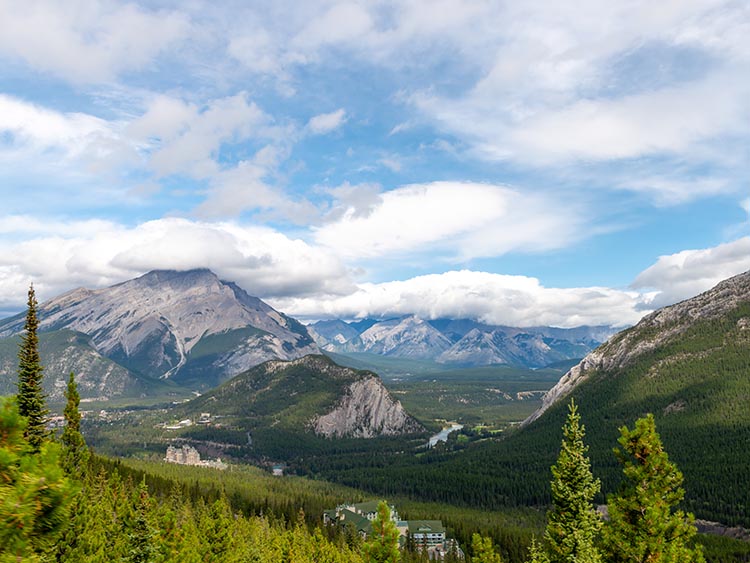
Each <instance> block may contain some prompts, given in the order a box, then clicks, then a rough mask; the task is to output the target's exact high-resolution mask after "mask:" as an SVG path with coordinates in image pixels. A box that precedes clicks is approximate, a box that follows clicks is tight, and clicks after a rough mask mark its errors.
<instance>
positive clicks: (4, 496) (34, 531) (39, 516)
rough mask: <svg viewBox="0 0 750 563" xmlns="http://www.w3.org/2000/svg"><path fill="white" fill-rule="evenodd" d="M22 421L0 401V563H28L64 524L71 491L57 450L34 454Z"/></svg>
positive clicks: (48, 448)
mask: <svg viewBox="0 0 750 563" xmlns="http://www.w3.org/2000/svg"><path fill="white" fill-rule="evenodd" d="M24 424H25V419H23V418H22V417H20V416H19V414H18V408H17V406H16V404H15V402H14V401H13V400H12V399H5V400H2V401H0V561H6V560H7V561H27V560H28V561H31V560H34V557H35V555H38V554H41V553H44V552H46V551H47V550H48V549H49V548H50V547H51V546H52V544H53V543H54V541H55V539H56V538H57V536H58V535H59V533H60V532H61V531H62V529H63V528H64V526H65V524H66V522H67V508H68V503H69V501H70V498H71V496H72V494H73V493H74V488H73V486H72V485H71V483H70V482H69V481H68V480H67V479H66V478H65V477H64V476H63V474H62V470H61V469H60V467H59V465H58V459H57V455H58V449H59V446H58V445H57V444H54V443H51V442H48V443H45V444H42V445H41V448H40V450H39V451H38V452H33V451H32V449H31V446H30V445H29V444H28V442H27V441H26V440H25V439H24V437H23V434H24Z"/></svg>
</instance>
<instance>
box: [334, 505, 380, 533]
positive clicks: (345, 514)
mask: <svg viewBox="0 0 750 563" xmlns="http://www.w3.org/2000/svg"><path fill="white" fill-rule="evenodd" d="M338 522H339V523H340V524H344V525H345V526H346V525H349V526H354V527H355V528H356V529H357V531H358V532H364V533H366V534H371V533H372V524H371V523H370V521H369V520H368V519H367V518H365V517H364V516H360V515H359V514H357V513H355V512H352V511H351V510H342V511H340V512H339V517H338Z"/></svg>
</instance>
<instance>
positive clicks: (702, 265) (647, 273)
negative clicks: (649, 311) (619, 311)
mask: <svg viewBox="0 0 750 563" xmlns="http://www.w3.org/2000/svg"><path fill="white" fill-rule="evenodd" d="M748 270H750V237H743V238H740V239H737V240H735V241H732V242H728V243H725V244H720V245H719V246H715V247H712V248H703V249H697V250H683V251H682V252H678V253H676V254H669V255H667V256H660V257H659V259H658V260H657V261H656V263H655V264H654V265H652V266H650V267H649V268H647V269H645V270H644V271H643V272H641V273H640V274H639V275H638V276H637V277H636V278H635V280H634V281H633V284H632V286H633V288H634V289H637V290H639V291H645V290H653V291H654V292H655V295H654V297H653V299H652V301H651V303H650V306H651V307H654V308H656V307H661V306H663V305H669V304H672V303H676V302H677V301H681V300H683V299H687V298H689V297H693V296H694V295H697V294H699V293H701V292H703V291H706V290H708V289H711V288H712V287H713V286H715V285H716V284H717V283H719V282H720V281H722V280H724V279H726V278H729V277H731V276H734V275H737V274H741V273H743V272H746V271H748Z"/></svg>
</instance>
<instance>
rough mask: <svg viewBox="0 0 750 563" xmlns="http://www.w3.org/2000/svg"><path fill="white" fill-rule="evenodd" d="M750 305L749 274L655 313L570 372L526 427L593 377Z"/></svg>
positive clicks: (598, 350) (614, 338)
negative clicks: (702, 322) (697, 324)
mask: <svg viewBox="0 0 750 563" xmlns="http://www.w3.org/2000/svg"><path fill="white" fill-rule="evenodd" d="M748 301H750V272H745V273H744V274H740V275H738V276H735V277H733V278H729V279H728V280H725V281H723V282H721V283H719V284H718V285H717V286H716V287H714V288H713V289H710V290H708V291H706V292H704V293H701V294H700V295H698V296H696V297H693V298H692V299H687V300H685V301H681V302H680V303H676V304H675V305H670V306H669V307H664V308H662V309H659V310H658V311H655V312H653V313H651V314H650V315H648V316H646V317H644V318H643V319H642V320H641V321H640V322H639V323H638V324H637V325H635V326H634V327H631V328H629V329H627V330H624V331H622V332H621V333H619V334H617V335H615V336H614V337H612V338H611V339H610V340H609V341H608V342H606V343H605V344H603V345H601V346H600V347H599V348H597V349H596V350H594V351H593V352H591V353H590V354H588V355H587V356H586V357H585V358H584V359H583V360H582V361H581V362H580V363H579V364H578V365H576V366H574V367H573V368H572V369H570V370H569V371H568V372H567V373H566V374H565V375H564V376H563V377H562V378H561V379H560V381H559V382H558V383H557V384H556V385H555V386H554V387H553V388H552V389H550V390H549V391H548V392H547V393H546V394H545V396H544V398H543V401H542V406H541V407H540V408H539V409H538V410H537V411H535V412H534V413H533V414H532V415H531V416H530V417H529V418H527V419H526V420H525V421H524V422H523V424H524V425H526V424H529V423H531V422H533V421H534V420H536V419H537V418H539V417H540V416H541V415H542V414H543V413H544V412H545V411H546V410H547V409H548V408H549V407H550V406H551V405H552V404H554V403H555V402H557V401H559V400H560V399H562V398H564V397H565V396H567V395H568V394H569V393H570V392H571V391H572V390H573V389H575V388H576V387H577V386H578V385H580V384H581V383H582V382H583V381H585V380H586V379H587V378H588V377H590V376H591V375H592V374H593V373H595V372H599V371H602V372H609V371H612V370H617V369H621V368H625V367H627V366H629V365H631V364H632V363H633V362H634V361H635V360H636V359H638V357H640V356H641V355H642V354H645V353H647V352H651V351H652V350H655V349H656V348H659V347H660V346H663V345H665V344H666V343H668V342H670V341H672V340H674V339H676V338H679V337H680V334H682V333H684V332H685V331H686V330H688V329H689V328H690V327H691V326H692V325H693V324H694V323H695V321H697V320H703V319H706V320H707V319H714V318H719V317H722V316H723V315H725V314H727V313H728V312H729V311H731V310H733V309H735V308H737V307H738V306H739V305H740V304H741V303H746V302H748Z"/></svg>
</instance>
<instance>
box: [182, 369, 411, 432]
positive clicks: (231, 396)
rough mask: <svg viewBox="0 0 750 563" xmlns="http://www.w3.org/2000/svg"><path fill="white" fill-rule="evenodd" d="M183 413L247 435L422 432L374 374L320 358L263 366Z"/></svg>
mask: <svg viewBox="0 0 750 563" xmlns="http://www.w3.org/2000/svg"><path fill="white" fill-rule="evenodd" d="M182 410H183V411H184V412H185V413H186V414H187V415H192V416H194V417H195V418H197V417H198V414H199V413H201V412H208V413H211V414H212V415H213V416H218V417H219V418H220V419H221V420H222V424H223V425H225V426H226V425H229V426H231V427H236V428H240V429H241V430H243V431H246V432H252V433H255V432H263V431H266V432H269V431H270V432H273V431H278V432H283V433H285V434H289V433H291V434H298V433H304V432H311V433H314V434H317V435H319V436H324V437H355V438H371V437H374V436H381V435H385V436H392V435H399V434H408V433H413V432H422V431H424V428H423V427H422V426H421V425H420V424H419V423H418V422H417V421H416V420H415V419H414V418H412V417H411V416H409V414H407V413H406V411H405V410H404V408H403V407H402V406H401V403H400V402H399V401H397V400H394V399H393V397H392V396H391V395H390V393H389V392H388V391H387V390H386V388H385V387H384V386H383V383H382V382H381V380H380V378H379V377H378V376H377V375H375V374H374V373H372V372H368V371H360V370H354V369H351V368H346V367H342V366H339V365H337V364H336V363H334V362H333V360H331V359H330V358H328V357H326V356H320V355H310V356H305V357H304V358H300V359H297V360H292V361H289V362H285V361H269V362H265V363H263V364H261V365H259V366H256V367H254V368H252V369H250V370H248V371H246V372H243V373H241V374H240V375H237V376H236V377H234V378H232V379H231V380H230V381H228V382H226V383H225V384H223V385H222V386H220V387H218V388H217V389H214V390H212V391H210V392H208V393H206V394H204V395H202V396H201V397H198V398H196V399H194V400H192V401H190V402H189V403H187V404H186V405H185V406H184V407H183V408H182Z"/></svg>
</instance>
